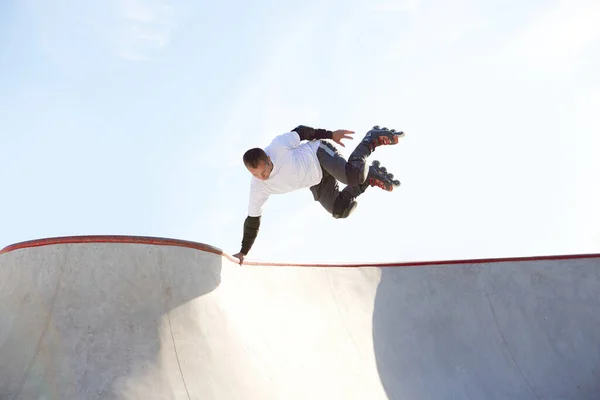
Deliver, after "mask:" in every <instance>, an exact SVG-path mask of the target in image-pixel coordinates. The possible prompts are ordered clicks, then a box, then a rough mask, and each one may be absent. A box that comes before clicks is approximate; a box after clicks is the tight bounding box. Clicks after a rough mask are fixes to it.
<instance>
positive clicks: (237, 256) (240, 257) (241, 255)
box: [233, 253, 245, 265]
mask: <svg viewBox="0 0 600 400" xmlns="http://www.w3.org/2000/svg"><path fill="white" fill-rule="evenodd" d="M233 257H235V258H237V259H238V260H240V265H241V264H243V263H244V257H245V255H244V253H237V254H234V255H233Z"/></svg>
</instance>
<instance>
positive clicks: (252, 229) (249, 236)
mask: <svg viewBox="0 0 600 400" xmlns="http://www.w3.org/2000/svg"><path fill="white" fill-rule="evenodd" d="M259 228H260V216H258V217H251V216H248V217H246V220H245V221H244V237H243V239H242V248H241V250H240V252H239V253H237V254H235V255H234V257H237V258H239V260H240V262H241V263H242V262H244V257H245V256H246V255H248V253H249V252H250V249H251V248H252V245H253V244H254V241H255V240H256V237H257V236H258V229H259Z"/></svg>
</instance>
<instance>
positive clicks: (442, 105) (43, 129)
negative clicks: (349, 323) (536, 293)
mask: <svg viewBox="0 0 600 400" xmlns="http://www.w3.org/2000/svg"><path fill="white" fill-rule="evenodd" d="M598 21H600V2H598V1H597V0H575V1H573V0H564V1H545V2H523V1H517V0H509V1H498V0H492V1H486V2H480V1H475V0H460V1H442V0H431V1H420V0H405V1H396V0H361V1H359V0H344V1H324V0H308V1H307V0H304V1H292V2H278V1H266V0H261V1H254V2H246V1H220V2H205V1H191V0H184V1H168V0H148V1H146V0H109V1H102V2H96V1H81V2H67V1H65V0H58V1H53V2H47V1H42V0H23V1H8V2H2V4H1V5H0V68H1V71H2V74H0V138H1V143H2V146H1V147H0V149H1V151H0V179H1V182H2V197H1V198H0V207H1V209H2V210H3V218H2V223H1V225H0V226H1V227H2V229H0V247H4V246H6V245H9V244H12V243H15V242H19V241H24V240H31V239H38V238H43V237H50V236H70V235H97V234H106V235H144V236H159V237H170V238H177V239H184V240H191V241H197V242H203V243H207V244H210V245H213V246H216V247H219V248H221V249H223V250H224V251H226V252H228V253H230V254H234V253H236V252H237V251H239V248H240V243H241V239H242V224H243V222H244V219H245V217H246V212H247V204H248V190H249V184H250V175H249V173H248V171H246V169H245V168H244V166H243V164H242V163H241V156H242V154H243V152H244V151H245V150H246V149H247V148H249V147H255V146H261V147H264V146H266V145H267V144H268V143H269V142H270V140H271V139H272V138H273V137H275V136H276V135H278V134H280V133H283V132H286V131H289V130H291V129H292V128H294V127H295V126H297V125H299V124H305V125H310V126H313V127H317V128H327V129H331V130H335V129H339V128H343V129H350V130H354V131H355V132H356V134H355V140H354V141H347V142H346V147H345V148H342V149H341V150H342V153H343V154H344V155H346V156H347V155H349V154H350V152H351V150H352V149H353V147H354V146H355V145H356V144H357V143H358V140H359V139H360V138H361V137H362V135H364V133H365V132H366V131H367V130H368V129H369V128H370V127H372V126H373V125H381V126H386V127H388V128H395V129H397V130H403V131H405V132H406V138H405V139H403V140H402V142H401V143H400V144H399V145H398V146H395V147H385V148H379V149H377V150H376V152H375V154H374V155H373V156H372V157H371V160H374V159H378V160H380V161H381V163H382V164H383V165H384V166H386V167H387V168H388V170H390V171H391V172H393V173H394V174H395V176H396V177H397V178H398V179H399V180H400V181H401V182H402V186H401V187H400V188H399V189H398V190H397V191H394V192H393V193H388V192H383V191H381V190H380V189H378V188H370V189H369V190H368V191H367V192H366V193H365V194H363V195H362V196H361V197H360V198H359V207H358V209H357V210H356V212H355V213H354V214H353V215H352V216H351V217H350V218H348V219H346V220H335V219H333V218H331V217H330V216H329V215H328V214H327V213H326V212H325V210H323V209H322V208H321V206H320V205H319V204H318V203H316V202H314V201H313V199H312V195H311V193H310V192H309V191H308V189H306V190H302V191H299V192H294V193H291V194H287V195H283V196H277V197H272V198H271V199H270V200H269V202H268V204H267V207H266V210H265V214H264V216H263V221H262V225H261V230H260V232H259V236H258V238H257V240H256V242H255V245H254V247H253V249H252V252H251V253H250V255H249V258H253V259H267V260H278V261H304V262H313V261H325V262H346V261H350V262H354V261H375V262H378V261H409V260H434V259H454V258H478V257H501V256H529V255H546V254H564V253H586V252H600V206H599V205H600V185H599V182H600V156H598V149H600V118H599V112H600V74H599V73H598V71H600V24H598V23H597V22H598Z"/></svg>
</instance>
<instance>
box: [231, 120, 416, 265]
mask: <svg viewBox="0 0 600 400" xmlns="http://www.w3.org/2000/svg"><path fill="white" fill-rule="evenodd" d="M353 134H354V132H353V131H349V130H345V129H339V130H336V131H330V130H326V129H314V128H311V127H309V126H305V125H300V126H298V127H296V128H294V129H293V130H292V131H290V132H287V133H284V134H281V135H279V136H277V137H276V138H275V139H274V140H273V141H272V142H271V143H270V144H269V145H268V146H267V147H266V148H265V149H264V150H263V149H261V148H253V149H250V150H248V151H246V153H245V154H244V156H243V161H244V165H245V166H246V168H247V169H248V171H250V173H251V174H252V176H253V177H252V180H251V184H250V199H249V205H248V216H247V217H246V220H245V221H244V230H243V234H244V235H243V239H242V247H241V250H240V252H239V253H237V254H235V255H234V257H236V258H238V259H239V260H240V264H242V263H243V262H244V257H245V256H246V255H247V254H248V252H249V251H250V248H251V247H252V245H253V244H254V241H255V239H256V237H257V235H258V230H259V227H260V220H261V215H262V212H263V206H264V205H265V203H266V201H267V200H268V198H269V196H271V195H273V194H282V193H288V192H291V191H294V190H298V189H302V188H309V189H310V191H311V192H312V194H313V197H314V200H315V201H318V202H319V203H320V204H321V205H322V206H323V208H324V209H325V210H327V212H329V213H330V214H331V215H332V216H333V218H347V217H348V216H349V215H350V214H351V213H352V212H353V211H354V209H355V208H356V205H357V201H356V198H357V197H358V196H359V195H361V194H362V193H364V191H365V190H366V189H367V188H368V187H369V186H378V187H380V188H381V189H383V190H387V191H390V192H391V191H392V190H393V189H394V188H395V187H398V186H399V185H400V182H398V181H397V180H394V176H393V175H392V174H390V173H388V172H387V171H386V169H385V168H384V167H382V166H381V165H380V163H379V162H378V161H373V163H372V164H371V165H370V166H367V164H366V161H367V157H369V156H370V155H371V153H372V152H373V151H374V150H375V148H376V147H378V146H381V145H394V144H397V143H398V139H399V138H401V137H403V136H404V133H403V132H396V131H395V130H394V129H391V130H389V129H387V128H380V127H379V126H374V127H373V129H371V130H370V131H369V132H367V134H366V135H365V136H364V138H363V139H362V140H361V141H360V143H359V144H358V145H357V146H356V148H355V149H354V151H353V152H352V154H350V157H348V161H346V160H345V159H344V158H343V157H342V155H341V154H340V153H339V152H338V150H337V149H336V147H335V146H334V145H333V144H331V143H329V142H327V139H330V140H333V141H334V142H336V143H338V144H339V145H341V146H342V147H345V145H344V144H343V143H342V139H350V140H352V139H353V137H352V136H351V135H353ZM303 141H305V142H303ZM339 182H341V183H342V184H344V185H347V186H346V187H345V188H344V189H343V190H340V188H339Z"/></svg>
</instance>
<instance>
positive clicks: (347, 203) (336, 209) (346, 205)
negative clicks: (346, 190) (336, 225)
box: [332, 196, 358, 219]
mask: <svg viewBox="0 0 600 400" xmlns="http://www.w3.org/2000/svg"><path fill="white" fill-rule="evenodd" d="M357 205H358V204H357V202H356V200H354V199H353V198H347V197H344V196H338V198H337V199H335V203H334V204H333V213H332V215H333V218H335V219H339V218H348V216H350V214H352V212H353V211H354V210H355V209H356V206H357Z"/></svg>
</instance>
